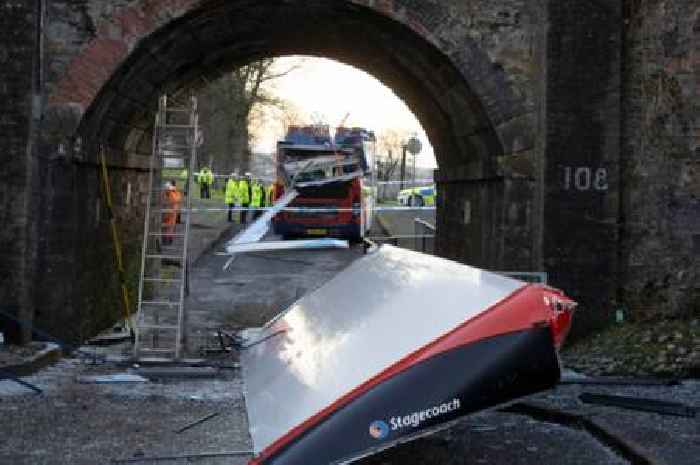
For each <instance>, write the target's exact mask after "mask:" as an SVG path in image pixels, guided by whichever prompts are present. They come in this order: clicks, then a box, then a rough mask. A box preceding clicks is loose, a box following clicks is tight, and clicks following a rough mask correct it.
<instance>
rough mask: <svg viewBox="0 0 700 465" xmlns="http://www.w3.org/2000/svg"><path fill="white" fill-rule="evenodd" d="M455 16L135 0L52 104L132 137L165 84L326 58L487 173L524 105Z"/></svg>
mask: <svg viewBox="0 0 700 465" xmlns="http://www.w3.org/2000/svg"><path fill="white" fill-rule="evenodd" d="M448 21H450V22H451V24H450V27H449V28H445V27H444V24H445V23H446V22H448ZM455 21H458V19H455V17H453V16H452V15H451V14H450V11H449V10H448V8H447V7H444V6H441V4H440V2H435V3H433V2H425V3H423V4H421V5H420V6H418V5H416V3H415V2H409V1H407V0H335V1H318V0H294V1H288V2H284V3H280V2H278V1H271V0H257V1H247V0H238V1H227V2H222V1H201V0H140V1H137V2H133V3H130V4H129V5H128V6H125V7H123V8H121V9H118V10H116V11H114V12H113V13H112V14H111V16H109V17H108V18H105V19H103V20H102V21H101V22H100V23H99V24H97V25H96V28H95V31H96V32H95V37H94V38H93V39H92V41H90V42H89V43H88V44H87V45H86V46H85V47H84V48H83V49H82V50H81V51H80V53H79V54H78V55H77V56H75V57H74V58H73V59H72V60H71V61H70V63H69V64H68V65H67V67H66V69H65V70H64V72H63V73H62V77H61V78H60V79H59V80H58V81H57V84H56V86H55V87H54V90H53V92H52V93H51V94H50V96H49V104H50V105H52V106H54V107H60V106H64V105H70V106H71V107H72V108H79V109H81V110H82V112H83V117H82V120H81V122H80V132H81V134H83V135H85V136H86V137H88V138H96V139H98V140H109V141H110V143H111V144H112V145H116V146H120V145H122V144H123V143H124V141H125V140H126V139H128V138H129V137H130V135H129V134H130V132H131V130H130V129H129V127H128V125H127V124H126V122H128V121H129V120H132V119H133V118H136V117H138V116H139V115H142V114H144V113H146V112H147V110H148V108H150V107H152V106H153V103H154V101H155V98H156V96H157V95H158V94H159V93H161V92H163V91H166V90H173V89H177V88H181V87H183V86H188V85H197V82H198V79H200V78H201V77H202V76H208V77H213V76H215V75H216V74H217V73H220V72H221V71H222V70H223V69H226V68H227V67H228V68H230V67H231V66H234V65H237V64H243V63H245V62H247V61H249V60H251V59H254V58H257V57H261V56H276V55H283V54H292V53H300V54H309V55H318V56H325V57H329V58H334V59H337V60H339V61H342V62H345V63H348V64H351V65H354V66H356V67H358V68H361V69H363V70H365V71H367V72H369V73H370V74H372V75H374V76H375V77H377V78H378V79H380V80H381V81H383V82H384V83H385V84H387V85H388V86H389V87H391V88H392V89H393V90H394V91H395V92H396V93H397V95H399V96H400V97H402V98H403V99H404V100H405V101H406V103H407V104H408V105H409V107H411V108H412V109H413V110H414V112H415V113H416V115H417V117H418V118H419V120H420V121H421V123H422V124H423V126H424V127H425V128H426V131H427V132H428V135H429V137H430V138H431V142H432V143H433V145H434V146H435V149H436V155H437V158H438V163H439V164H440V166H441V167H442V168H448V169H449V170H450V171H452V172H459V173H460V174H461V175H462V176H465V175H466V174H465V173H467V172H468V173H469V176H474V177H483V176H488V173H489V172H490V171H492V170H493V169H494V168H493V165H494V163H493V162H492V160H493V159H494V158H495V156H497V155H501V154H502V153H503V152H504V151H505V152H506V153H507V152H508V147H506V149H505V150H504V142H503V140H504V137H503V136H502V135H501V134H499V131H498V130H497V129H496V128H497V127H499V125H501V124H503V123H505V122H507V121H509V120H511V119H513V118H514V117H516V116H518V115H520V114H522V113H523V108H522V105H521V103H520V100H519V99H518V98H517V97H516V96H515V92H514V91H513V90H512V89H511V86H510V84H509V80H508V76H506V73H505V71H504V70H503V68H501V67H499V66H496V65H494V64H493V63H492V62H491V60H490V59H489V57H488V56H487V55H486V53H484V52H483V51H482V50H481V49H480V48H479V46H478V44H477V43H476V42H475V41H474V40H473V39H471V38H470V37H468V36H467V35H466V34H464V35H459V34H454V30H459V27H456V25H455V24H454V22H455ZM526 130H527V129H525V131H526ZM509 137H510V136H509ZM505 145H507V144H505Z"/></svg>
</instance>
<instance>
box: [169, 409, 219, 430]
mask: <svg viewBox="0 0 700 465" xmlns="http://www.w3.org/2000/svg"><path fill="white" fill-rule="evenodd" d="M218 414H219V412H214V413H210V414H209V415H207V416H205V417H202V418H200V419H199V420H195V421H193V422H192V423H188V424H187V425H185V426H183V427H182V428H180V429H177V430H175V433H177V434H180V433H184V432H185V431H187V430H188V429H190V428H194V427H195V426H197V425H199V424H202V423H204V422H205V421H207V420H211V419H212V418H214V417H215V416H217V415H218Z"/></svg>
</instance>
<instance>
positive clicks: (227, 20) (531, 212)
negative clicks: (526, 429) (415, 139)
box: [0, 0, 700, 338]
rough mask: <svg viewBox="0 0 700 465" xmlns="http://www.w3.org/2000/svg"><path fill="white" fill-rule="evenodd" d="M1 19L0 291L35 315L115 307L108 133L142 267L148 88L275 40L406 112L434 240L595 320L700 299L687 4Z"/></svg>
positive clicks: (178, 2)
mask: <svg viewBox="0 0 700 465" xmlns="http://www.w3.org/2000/svg"><path fill="white" fill-rule="evenodd" d="M0 25H1V27H0V36H1V37H2V39H1V40H0V65H1V66H0V76H1V78H0V102H2V114H1V115H0V128H1V132H0V134H1V136H0V159H2V165H1V167H0V218H1V221H2V222H1V224H2V228H0V282H1V283H2V284H1V285H0V306H2V308H3V311H6V312H7V311H9V312H11V313H14V314H17V315H20V316H21V317H22V318H27V319H31V318H34V320H35V323H36V325H37V327H41V328H43V329H46V330H49V331H51V332H53V333H55V334H58V335H61V336H64V337H74V338H78V337H84V336H86V335H87V334H88V333H90V332H92V331H94V330H95V329H96V328H97V327H98V326H100V325H104V324H108V323H107V322H108V319H109V315H110V309H113V308H115V307H118V298H117V296H118V292H117V290H116V282H115V279H116V278H115V276H114V273H113V271H112V269H113V266H112V255H111V249H110V246H109V244H110V240H109V230H108V227H107V224H108V223H107V218H106V217H105V216H106V215H105V209H104V207H103V206H102V207H101V200H100V187H99V178H98V172H97V164H96V155H97V152H98V148H99V147H100V146H104V147H106V149H107V151H108V155H109V163H110V165H111V168H112V175H113V180H112V181H113V183H114V186H113V190H114V191H115V192H116V193H117V199H116V202H117V204H118V205H119V207H118V215H119V219H120V223H121V224H122V225H123V226H124V227H125V228H126V229H127V234H128V237H129V238H130V240H129V242H128V244H127V250H128V251H129V254H130V255H129V256H130V257H131V260H130V262H129V263H131V264H132V266H133V267H134V268H137V267H138V260H136V259H135V257H136V255H137V254H138V246H137V244H138V242H139V233H140V230H141V227H142V221H141V219H140V218H141V215H142V214H143V208H144V199H145V192H144V187H143V181H144V179H145V176H146V171H145V169H144V167H145V166H146V164H147V161H148V155H149V152H150V139H151V135H150V133H151V126H152V114H153V111H154V109H155V107H156V99H157V97H158V96H159V95H160V94H162V93H164V92H178V91H184V90H187V89H190V88H196V87H197V86H202V85H204V83H206V82H207V81H208V80H211V79H214V78H216V77H217V76H219V75H221V73H223V72H225V71H226V70H229V69H231V68H232V67H235V66H238V65H242V64H245V63H247V62H249V61H250V60H252V59H257V58H261V57H269V56H279V55H285V54H307V55H317V56H323V57H329V58H333V59H336V60H339V61H342V62H345V63H348V64H351V65H354V66H356V67H358V68H360V69H363V70H365V71H367V72H369V73H371V74H372V75H374V76H375V77H377V78H378V79H379V80H381V81H382V82H384V83H385V84H386V85H387V86H389V87H391V88H392V89H393V90H394V91H395V92H396V94H397V95H399V96H400V97H401V98H403V99H404V100H405V102H406V103H407V104H408V105H409V106H410V108H411V109H412V110H413V111H414V113H415V114H416V115H417V117H418V118H419V119H420V121H421V123H422V124H423V126H424V127H425V128H426V130H427V132H428V135H429V137H430V139H431V142H432V144H433V145H434V147H435V151H436V156H437V159H438V164H439V170H438V171H437V179H438V185H439V193H440V196H439V199H438V215H437V218H438V228H439V237H438V244H437V249H438V251H439V254H440V255H442V256H445V257H449V258H453V259H456V260H459V261H463V262H466V263H470V264H474V265H477V266H481V267H486V268H490V269H500V270H542V271H547V272H548V273H549V274H550V278H551V282H552V283H553V285H555V286H560V287H562V288H564V289H566V290H567V292H569V293H570V294H572V295H573V296H574V297H575V298H577V299H578V300H579V301H580V302H581V303H582V307H583V308H584V310H585V312H583V314H582V315H581V316H582V318H581V320H580V321H582V322H583V324H579V328H580V329H584V330H586V329H592V328H594V327H596V326H597V325H599V324H602V323H604V322H606V321H607V320H608V319H609V318H610V315H611V314H612V313H613V311H614V310H615V308H617V307H618V306H620V305H625V306H626V308H628V309H629V311H630V312H632V314H633V315H635V316H638V317H652V316H658V315H661V314H663V315H682V314H684V313H690V312H696V313H697V312H698V311H699V310H698V307H699V306H700V275H699V266H700V265H699V264H698V262H699V260H698V259H697V257H698V256H700V200H698V196H699V195H700V178H699V176H700V174H699V173H700V163H699V162H700V149H698V146H699V144H700V141H699V139H698V136H699V135H700V132H698V131H699V130H700V124H697V118H698V117H699V116H700V112H698V105H699V102H700V100H698V98H697V96H698V90H699V89H700V47H699V45H700V4H698V2H697V1H690V0H688V1H686V0H440V1H438V0H3V1H2V2H0ZM112 291H113V292H112ZM17 335H18V334H14V335H13V337H16V336H17Z"/></svg>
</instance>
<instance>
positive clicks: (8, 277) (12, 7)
mask: <svg viewBox="0 0 700 465" xmlns="http://www.w3.org/2000/svg"><path fill="white" fill-rule="evenodd" d="M35 3H36V2H28V1H21V0H14V1H5V2H1V3H0V107H1V108H2V112H1V113H0V166H2V168H1V169H0V225H1V226H0V283H1V284H0V312H5V313H10V314H12V315H13V316H15V317H19V318H21V319H31V314H32V311H31V309H32V302H31V295H32V292H33V290H32V286H31V284H32V282H33V280H32V279H31V264H32V256H33V253H34V251H33V247H32V238H33V237H34V234H33V227H34V224H35V221H36V210H35V209H34V208H32V207H34V206H36V193H35V192H33V188H34V184H33V183H34V182H35V181H36V179H35V178H34V177H33V175H34V174H35V170H36V158H35V156H34V155H35V152H34V145H33V144H32V139H31V135H33V133H34V131H35V129H36V119H35V117H36V115H37V111H36V110H37V109H38V104H39V102H38V101H37V100H36V99H34V89H35V88H36V84H37V78H38V76H37V75H36V73H35V71H34V70H35V59H36V56H37V47H36V45H37V43H36V36H37V34H36V31H37V12H36V10H35V6H36V5H35ZM20 309H23V310H24V312H20ZM0 327H2V329H0V331H2V330H4V332H5V333H6V337H7V339H8V340H9V341H12V342H20V341H22V340H27V339H28V337H29V334H28V333H27V332H26V331H25V332H24V334H22V333H21V331H20V330H19V326H18V325H16V324H14V323H13V322H12V321H10V320H8V319H6V318H5V319H4V318H2V316H1V315H0Z"/></svg>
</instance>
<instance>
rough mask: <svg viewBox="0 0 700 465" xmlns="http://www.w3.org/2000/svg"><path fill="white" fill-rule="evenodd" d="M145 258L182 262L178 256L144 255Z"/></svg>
mask: <svg viewBox="0 0 700 465" xmlns="http://www.w3.org/2000/svg"><path fill="white" fill-rule="evenodd" d="M146 258H148V259H153V260H184V259H183V258H182V257H181V256H179V255H146Z"/></svg>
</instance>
